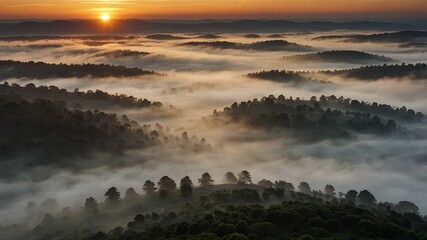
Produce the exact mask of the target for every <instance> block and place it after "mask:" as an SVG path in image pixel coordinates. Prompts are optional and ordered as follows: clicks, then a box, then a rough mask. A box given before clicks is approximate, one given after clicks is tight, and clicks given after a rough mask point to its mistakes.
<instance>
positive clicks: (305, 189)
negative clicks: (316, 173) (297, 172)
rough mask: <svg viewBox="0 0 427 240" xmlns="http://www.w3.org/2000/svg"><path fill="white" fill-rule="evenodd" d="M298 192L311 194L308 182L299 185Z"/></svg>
mask: <svg viewBox="0 0 427 240" xmlns="http://www.w3.org/2000/svg"><path fill="white" fill-rule="evenodd" d="M298 191H300V192H302V193H305V194H311V188H310V185H309V184H308V183H307V182H301V183H300V184H299V185H298Z"/></svg>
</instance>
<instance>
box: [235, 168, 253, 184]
mask: <svg viewBox="0 0 427 240" xmlns="http://www.w3.org/2000/svg"><path fill="white" fill-rule="evenodd" d="M238 177H239V179H238V182H239V183H240V184H252V177H251V174H250V173H249V172H248V171H246V170H243V171H241V172H240V173H239V174H238Z"/></svg>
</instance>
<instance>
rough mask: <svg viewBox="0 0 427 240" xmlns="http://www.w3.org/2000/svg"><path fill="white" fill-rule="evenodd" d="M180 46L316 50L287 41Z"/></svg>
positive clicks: (207, 43)
mask: <svg viewBox="0 0 427 240" xmlns="http://www.w3.org/2000/svg"><path fill="white" fill-rule="evenodd" d="M179 46H185V47H200V48H212V49H234V50H255V51H295V52H312V51H315V48H313V47H311V46H306V45H300V44H298V43H292V42H288V41H285V40H269V41H260V42H254V43H236V42H226V41H214V42H187V43H182V44H180V45H179Z"/></svg>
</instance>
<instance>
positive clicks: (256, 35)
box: [243, 34, 261, 38]
mask: <svg viewBox="0 0 427 240" xmlns="http://www.w3.org/2000/svg"><path fill="white" fill-rule="evenodd" d="M243 37H244V38H261V36H260V35H258V34H246V35H244V36H243Z"/></svg>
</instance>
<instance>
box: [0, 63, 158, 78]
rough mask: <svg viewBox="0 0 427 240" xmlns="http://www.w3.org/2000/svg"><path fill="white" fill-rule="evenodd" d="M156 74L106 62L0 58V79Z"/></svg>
mask: <svg viewBox="0 0 427 240" xmlns="http://www.w3.org/2000/svg"><path fill="white" fill-rule="evenodd" d="M154 74H157V73H155V72H153V71H146V70H142V69H139V68H127V67H124V66H113V65H108V64H91V63H87V64H54V63H43V62H33V61H30V62H20V61H12V60H0V80H5V79H9V78H27V79H46V78H72V77H80V78H82V77H87V76H90V77H94V78H103V77H137V76H143V75H154Z"/></svg>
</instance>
